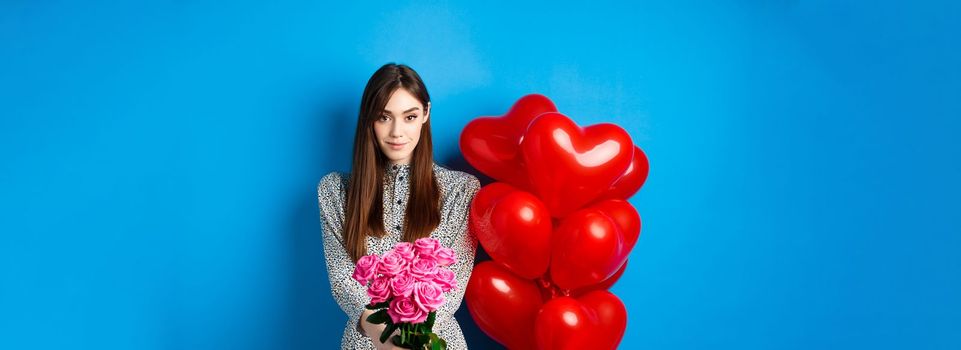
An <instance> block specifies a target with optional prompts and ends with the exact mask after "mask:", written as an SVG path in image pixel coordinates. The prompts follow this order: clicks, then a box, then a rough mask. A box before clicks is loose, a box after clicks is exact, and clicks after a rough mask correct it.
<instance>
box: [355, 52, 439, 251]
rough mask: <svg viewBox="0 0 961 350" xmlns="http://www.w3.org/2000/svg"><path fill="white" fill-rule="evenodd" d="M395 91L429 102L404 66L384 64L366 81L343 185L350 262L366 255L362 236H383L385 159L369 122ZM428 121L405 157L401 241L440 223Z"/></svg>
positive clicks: (417, 78)
mask: <svg viewBox="0 0 961 350" xmlns="http://www.w3.org/2000/svg"><path fill="white" fill-rule="evenodd" d="M397 89H406V90H407V92H409V93H410V94H411V95H413V96H414V97H415V98H417V100H419V101H420V103H421V104H422V105H423V107H424V108H425V109H426V108H427V103H428V102H430V95H428V94H427V87H426V86H424V82H423V81H422V80H421V79H420V76H419V75H417V72H415V71H414V70H413V69H411V68H410V67H408V66H406V65H403V64H394V63H388V64H385V65H383V66H382V67H380V69H378V70H377V71H376V72H374V75H372V76H371V77H370V80H368V81H367V87H366V88H364V95H363V97H362V98H361V101H360V113H359V115H358V118H357V130H356V132H355V134H354V158H353V163H352V165H351V172H350V180H349V182H348V185H347V186H348V187H347V208H346V210H345V211H346V212H345V216H346V217H345V220H346V222H345V224H344V232H343V238H344V246H345V247H344V248H345V249H346V250H347V253H348V254H349V255H350V257H351V259H353V260H354V262H356V261H357V260H358V259H360V258H361V257H362V256H364V255H367V236H368V235H371V236H375V237H383V236H384V234H385V230H384V208H383V201H384V193H383V188H384V172H385V170H386V168H387V166H388V165H389V164H388V163H389V160H388V159H387V157H386V156H385V155H384V153H383V152H381V150H380V148H379V147H378V145H377V137H376V136H375V134H374V122H375V121H377V119H379V118H380V116H381V115H382V114H383V112H384V107H385V106H386V105H387V101H388V100H389V99H390V96H391V94H393V93H394V91H396V90H397ZM426 113H427V111H426V110H425V115H426ZM430 119H433V118H428V119H427V122H425V123H424V125H423V126H422V128H421V131H420V141H418V143H417V146H416V147H414V151H413V154H412V156H411V162H410V198H409V199H408V201H407V203H408V204H407V212H406V213H405V219H404V232H403V238H402V239H403V240H404V241H407V242H413V241H415V240H416V239H418V238H421V237H427V236H429V235H430V233H431V232H432V231H434V229H435V228H437V225H439V224H440V188H439V186H438V185H437V181H436V179H435V178H434V149H433V144H432V142H431V137H430Z"/></svg>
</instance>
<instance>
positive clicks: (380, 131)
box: [374, 124, 390, 141]
mask: <svg viewBox="0 0 961 350" xmlns="http://www.w3.org/2000/svg"><path fill="white" fill-rule="evenodd" d="M389 131H390V129H388V128H387V127H385V126H383V125H380V124H374V136H377V140H378V141H380V140H382V139H384V138H386V137H387V133H388V132H389Z"/></svg>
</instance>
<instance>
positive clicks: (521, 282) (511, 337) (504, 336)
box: [464, 261, 542, 349]
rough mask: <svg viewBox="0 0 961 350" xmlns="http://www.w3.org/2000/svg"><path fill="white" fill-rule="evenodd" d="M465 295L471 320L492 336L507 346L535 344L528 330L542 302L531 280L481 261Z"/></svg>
mask: <svg viewBox="0 0 961 350" xmlns="http://www.w3.org/2000/svg"><path fill="white" fill-rule="evenodd" d="M464 299H465V300H466V301H467V309H468V311H469V312H470V314H471V317H473V318H474V322H476V323H477V326H478V327H479V328H480V329H481V330H482V331H484V333H487V335H488V336H490V337H491V338H492V339H494V340H495V341H497V342H498V343H501V344H503V345H504V346H506V347H507V348H508V349H533V348H534V338H533V337H531V334H533V333H534V320H535V319H536V317H537V312H538V310H540V308H541V304H542V301H541V295H540V291H539V290H538V289H537V286H536V285H535V284H534V282H532V281H530V280H526V279H523V278H521V277H518V276H516V275H514V274H512V273H510V272H509V271H507V270H505V269H503V268H501V267H500V266H499V265H497V264H496V263H494V262H493V261H484V262H481V263H480V264H477V266H474V270H473V272H471V277H470V281H469V282H468V284H467V290H466V291H465V292H464Z"/></svg>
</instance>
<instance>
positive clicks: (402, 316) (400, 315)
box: [387, 298, 427, 323]
mask: <svg viewBox="0 0 961 350" xmlns="http://www.w3.org/2000/svg"><path fill="white" fill-rule="evenodd" d="M387 315H390V319H391V320H392V321H394V323H400V322H410V323H423V322H424V321H427V312H426V311H424V310H423V309H421V308H420V307H419V306H417V303H415V302H414V301H413V300H412V299H411V298H394V300H391V301H390V307H388V308H387Z"/></svg>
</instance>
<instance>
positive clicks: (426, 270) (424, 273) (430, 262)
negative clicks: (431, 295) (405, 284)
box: [410, 256, 437, 281]
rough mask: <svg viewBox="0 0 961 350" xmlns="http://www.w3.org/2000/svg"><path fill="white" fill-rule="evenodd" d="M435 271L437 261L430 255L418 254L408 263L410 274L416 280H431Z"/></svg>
mask: <svg viewBox="0 0 961 350" xmlns="http://www.w3.org/2000/svg"><path fill="white" fill-rule="evenodd" d="M436 273H437V262H436V261H434V259H432V258H430V257H424V256H418V257H417V258H415V259H414V263H413V264H411V265H410V274H411V276H414V278H416V279H417V280H418V281H431V280H433V279H434V274H436Z"/></svg>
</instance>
